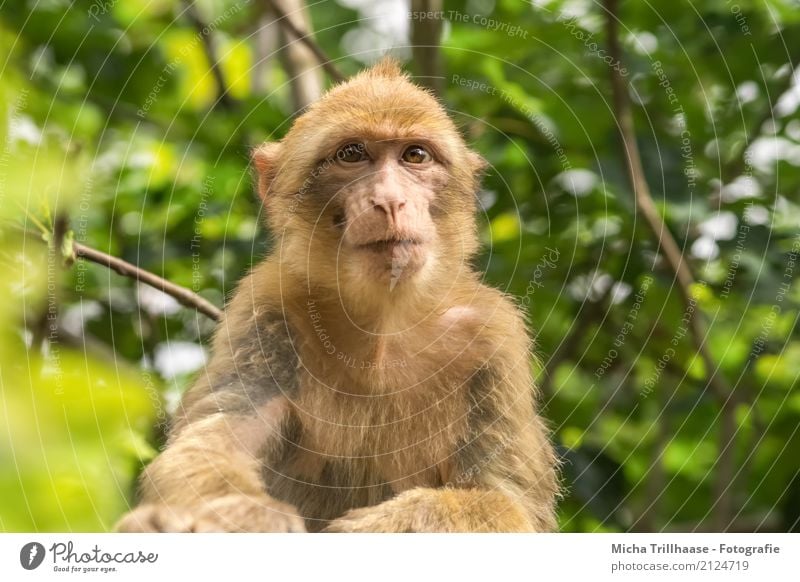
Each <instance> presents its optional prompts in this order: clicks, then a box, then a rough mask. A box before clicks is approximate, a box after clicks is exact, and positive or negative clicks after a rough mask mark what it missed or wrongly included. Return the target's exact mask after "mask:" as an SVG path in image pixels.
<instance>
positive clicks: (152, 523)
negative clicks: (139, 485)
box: [114, 495, 306, 533]
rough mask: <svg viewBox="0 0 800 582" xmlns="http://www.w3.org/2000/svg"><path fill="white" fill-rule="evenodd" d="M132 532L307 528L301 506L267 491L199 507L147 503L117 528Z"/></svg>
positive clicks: (122, 521)
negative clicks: (300, 513) (261, 494)
mask: <svg viewBox="0 0 800 582" xmlns="http://www.w3.org/2000/svg"><path fill="white" fill-rule="evenodd" d="M114 529H115V531H119V532H129V533H137V532H144V533H152V532H164V533H210V532H276V533H301V532H305V531H306V530H305V523H304V521H303V518H301V517H299V516H298V514H297V510H296V509H295V508H294V507H292V506H291V505H288V504H286V503H281V502H279V501H276V500H274V499H271V498H270V497H267V496H266V495H263V496H251V495H226V496H224V497H219V498H217V499H213V500H211V501H209V502H207V503H206V504H205V505H203V506H202V507H199V508H187V507H175V506H168V505H157V504H147V505H142V506H140V507H137V508H136V509H134V510H133V511H132V512H130V513H128V514H127V515H125V516H124V517H123V518H122V519H121V520H120V522H119V523H118V524H117V525H116V527H115V528H114Z"/></svg>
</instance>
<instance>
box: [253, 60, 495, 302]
mask: <svg viewBox="0 0 800 582" xmlns="http://www.w3.org/2000/svg"><path fill="white" fill-rule="evenodd" d="M253 160H254V164H255V167H256V169H257V172H258V190H259V194H260V196H261V198H262V200H263V201H264V205H265V209H266V213H267V221H268V223H269V225H270V227H271V229H272V231H273V233H274V235H275V237H276V239H277V242H278V244H279V247H280V248H279V250H278V253H279V255H280V258H281V260H282V261H283V262H285V263H286V264H287V265H289V266H290V267H292V268H297V269H301V270H302V271H303V275H304V276H306V277H308V278H309V279H310V280H311V281H315V282H318V283H319V284H325V282H327V283H328V284H330V283H331V282H335V284H336V285H338V286H340V287H346V286H347V285H348V284H350V283H357V285H359V286H361V288H362V289H364V288H366V289H370V290H371V291H370V292H373V291H382V290H385V291H389V290H391V291H395V290H396V291H398V292H399V291H400V290H402V289H420V288H425V287H426V286H429V285H432V284H433V283H435V282H437V281H438V282H443V281H452V280H453V278H454V277H455V276H457V274H458V270H469V259H470V258H471V256H472V255H473V254H474V253H475V251H476V250H477V247H478V243H477V237H476V232H475V231H476V227H475V209H476V197H475V192H476V189H477V187H478V179H479V174H480V173H481V171H482V169H483V168H484V161H483V160H482V158H481V157H480V156H478V155H477V154H475V153H473V152H472V151H470V150H469V149H468V148H467V147H466V145H465V144H464V141H463V139H462V138H461V136H460V134H459V132H458V130H457V129H456V127H455V125H454V124H453V122H452V120H451V119H450V118H449V117H448V115H447V113H446V112H445V110H444V108H443V107H442V106H441V104H440V103H439V102H438V101H437V100H436V98H434V97H433V96H432V95H431V94H430V93H429V92H427V91H426V90H423V89H421V88H420V87H418V86H417V85H415V84H413V83H412V82H411V81H410V80H409V79H408V77H407V76H406V75H405V74H404V73H403V72H402V71H401V70H400V68H399V67H398V66H397V64H396V63H395V62H394V61H392V60H388V59H387V60H383V61H381V62H380V63H378V64H377V65H375V66H374V67H372V68H371V69H368V70H366V71H364V72H362V73H361V74H359V75H357V76H356V77H354V78H353V79H352V80H350V81H348V82H346V83H343V84H341V85H339V86H337V87H335V88H333V89H332V90H331V91H329V92H328V93H327V94H326V95H325V96H324V97H322V98H321V99H320V100H319V101H318V102H317V103H315V104H314V105H312V106H311V107H309V109H308V110H307V111H306V112H305V113H303V115H301V116H300V117H299V118H298V119H297V120H296V121H295V123H294V125H293V126H292V128H291V130H290V131H289V132H288V133H287V134H286V136H285V137H284V138H283V139H282V140H281V141H280V142H271V143H266V144H263V145H262V146H260V147H258V148H257V149H256V150H255V151H254V153H253ZM373 284H374V285H377V287H373V286H372V285H373Z"/></svg>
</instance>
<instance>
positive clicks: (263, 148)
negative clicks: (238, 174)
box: [250, 141, 283, 202]
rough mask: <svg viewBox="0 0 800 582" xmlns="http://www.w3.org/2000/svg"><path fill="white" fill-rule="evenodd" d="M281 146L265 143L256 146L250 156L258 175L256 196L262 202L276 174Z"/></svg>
mask: <svg viewBox="0 0 800 582" xmlns="http://www.w3.org/2000/svg"><path fill="white" fill-rule="evenodd" d="M282 149H283V145H282V144H281V143H280V142H277V141H275V142H266V143H263V144H261V145H260V146H258V147H257V148H255V149H254V150H253V152H252V153H251V154H250V157H251V158H252V160H253V166H254V167H255V169H256V172H257V173H258V195H259V196H260V197H261V200H263V201H264V202H266V201H267V193H268V192H269V187H270V184H272V180H274V179H275V174H277V173H278V163H279V161H280V155H281V150H282Z"/></svg>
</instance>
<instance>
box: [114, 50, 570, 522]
mask: <svg viewBox="0 0 800 582" xmlns="http://www.w3.org/2000/svg"><path fill="white" fill-rule="evenodd" d="M253 162H254V166H255V169H256V171H257V177H258V192H259V195H260V198H261V200H262V201H263V204H264V209H265V212H266V217H267V221H268V226H269V227H270V231H271V233H272V234H273V236H274V240H275V245H274V250H273V251H272V253H271V254H270V255H269V256H268V257H267V258H266V259H265V260H264V261H263V262H262V263H261V264H260V265H258V266H257V267H256V268H254V269H253V271H252V272H251V273H250V274H248V275H247V276H246V277H245V278H244V280H243V281H242V282H241V283H240V284H239V286H238V289H237V291H236V293H235V296H234V297H233V299H232V300H231V301H230V303H229V305H228V306H227V308H226V310H225V316H224V319H223V321H222V322H221V323H220V325H219V327H218V329H217V332H216V335H215V337H214V343H213V356H212V359H211V361H210V363H209V364H208V366H207V367H206V368H205V370H203V372H202V373H201V374H200V375H199V377H198V379H197V381H196V383H195V385H194V386H193V387H192V388H191V389H190V390H189V391H188V392H187V393H186V395H185V397H184V398H183V401H182V403H181V406H180V409H179V411H178V413H177V414H176V418H175V419H174V423H173V426H172V428H171V431H170V435H169V440H168V443H167V446H166V449H165V450H164V451H163V452H162V453H161V454H160V455H159V456H158V458H156V460H155V461H153V463H151V464H150V465H149V466H148V467H147V468H146V470H145V472H144V474H143V476H142V481H141V495H142V504H141V505H140V506H139V507H137V508H136V509H135V510H133V511H132V512H131V513H129V514H127V515H126V516H125V517H123V519H122V520H121V521H120V523H119V524H118V525H117V529H118V530H119V531H168V532H181V531H193V532H200V531H234V532H239V531H247V532H302V531H310V532H317V531H326V532H544V531H551V530H553V529H554V528H555V527H556V517H555V502H556V498H557V496H558V491H559V483H558V478H557V471H556V468H557V467H556V466H557V460H556V457H555V454H554V451H553V448H552V445H551V443H550V441H549V436H548V433H547V430H546V429H545V426H544V423H543V421H542V419H541V418H540V417H539V416H538V414H537V411H536V394H535V390H534V387H533V380H532V373H531V363H532V354H531V342H530V340H529V337H528V333H527V330H526V325H525V319H524V316H523V315H522V314H521V312H520V310H519V309H518V307H517V306H516V304H515V302H514V301H512V300H511V299H510V298H509V297H507V296H505V295H504V294H503V293H501V292H499V291H497V290H495V289H493V288H491V287H487V286H486V285H483V284H482V283H481V278H480V275H479V274H478V273H476V272H475V270H474V269H473V268H472V267H471V261H472V259H473V257H474V255H475V254H476V252H477V251H478V237H477V223H476V213H477V203H476V192H477V189H478V186H479V180H480V175H481V173H482V171H483V170H484V167H485V162H484V161H483V159H482V158H481V157H480V156H478V155H477V154H475V153H474V152H472V151H470V150H469V149H468V148H467V146H466V145H465V143H464V140H463V139H462V138H461V136H460V135H459V132H458V130H457V128H456V127H455V125H454V123H453V122H452V121H451V119H450V118H449V117H448V115H447V114H446V112H445V110H444V108H443V107H442V106H441V105H440V103H439V102H438V101H437V99H436V98H435V97H433V96H432V95H431V94H430V93H429V92H427V91H425V90H423V89H421V88H419V87H418V86H416V85H415V84H413V83H412V82H411V81H410V80H409V78H408V77H407V75H405V74H404V73H403V72H402V71H401V70H400V68H399V67H398V65H397V64H396V62H394V61H392V60H388V59H386V60H383V61H381V62H379V63H378V64H377V65H375V66H373V67H372V68H370V69H368V70H366V71H364V72H362V73H361V74H359V75H357V76H356V77H354V78H353V79H351V80H350V81H348V82H346V83H343V84H341V85H338V86H336V87H334V88H333V89H331V90H330V91H329V92H328V93H327V94H326V95H325V96H324V97H322V98H321V99H320V100H319V101H318V102H317V103H315V104H313V105H312V106H311V107H309V108H308V110H307V111H306V112H305V113H303V114H302V115H301V116H300V117H298V119H297V120H296V121H295V123H294V125H293V127H292V128H291V130H290V131H289V132H288V134H287V135H286V136H285V137H284V138H283V139H282V140H281V141H279V142H275V143H267V144H264V145H262V146H260V147H258V148H257V149H255V151H254V153H253Z"/></svg>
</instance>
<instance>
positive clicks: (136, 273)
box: [19, 229, 222, 321]
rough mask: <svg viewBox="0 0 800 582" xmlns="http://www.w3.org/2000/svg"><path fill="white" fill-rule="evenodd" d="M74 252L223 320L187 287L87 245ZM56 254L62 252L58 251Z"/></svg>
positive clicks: (34, 234) (76, 246)
mask: <svg viewBox="0 0 800 582" xmlns="http://www.w3.org/2000/svg"><path fill="white" fill-rule="evenodd" d="M19 230H20V231H21V232H22V233H23V234H25V235H26V236H29V237H31V238H33V239H36V240H38V241H40V242H46V241H45V239H43V238H42V235H41V234H40V233H38V232H33V231H30V230H26V229H19ZM72 250H73V253H74V256H75V258H78V259H84V260H86V261H90V262H92V263H96V264H98V265H102V266H104V267H108V268H109V269H111V270H112V271H114V272H116V273H118V274H120V275H122V276H123V277H127V278H128V279H133V280H135V281H139V282H141V283H144V284H145V285H149V286H150V287H153V288H154V289H158V290H159V291H161V292H163V293H166V294H167V295H169V296H170V297H173V298H174V299H175V300H176V301H177V302H178V303H180V304H181V305H183V306H184V307H188V308H190V309H195V310H197V311H199V312H200V313H202V314H203V315H206V316H208V317H210V318H211V319H213V320H215V321H219V320H220V319H221V318H222V311H221V310H220V309H219V308H218V307H216V306H214V305H213V304H212V303H211V302H209V301H207V300H206V299H204V298H202V297H200V295H198V294H197V293H194V292H193V291H190V290H189V289H187V288H186V287H181V286H180V285H176V284H175V283H172V282H170V281H167V280H166V279H163V278H162V277H159V276H158V275H155V274H153V273H151V272H150V271H145V270H144V269H141V268H139V267H137V266H136V265H133V264H131V263H129V262H128V261H124V260H122V259H120V258H117V257H114V256H111V255H108V254H106V253H104V252H102V251H98V250H97V249H93V248H91V247H87V246H86V245H83V244H81V243H78V242H73V243H72ZM56 252H60V251H58V249H56Z"/></svg>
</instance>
